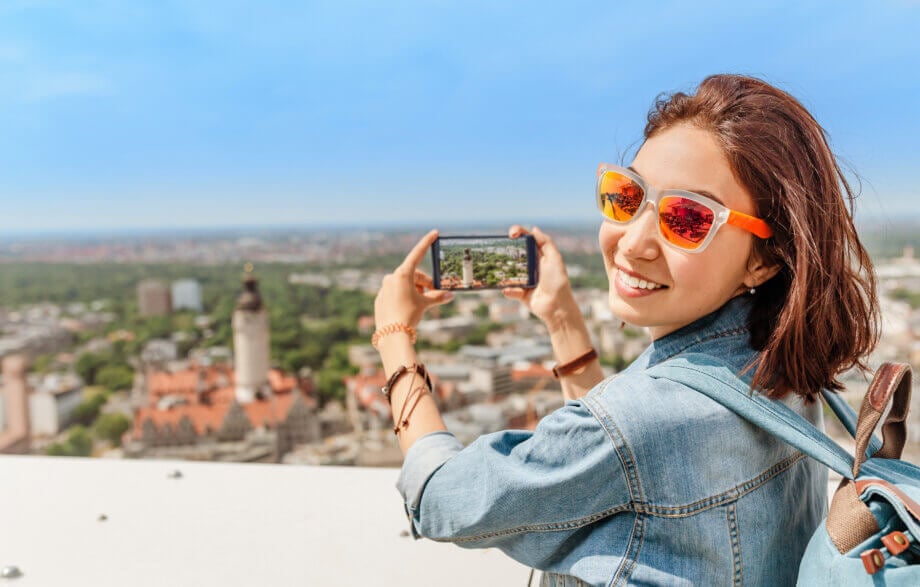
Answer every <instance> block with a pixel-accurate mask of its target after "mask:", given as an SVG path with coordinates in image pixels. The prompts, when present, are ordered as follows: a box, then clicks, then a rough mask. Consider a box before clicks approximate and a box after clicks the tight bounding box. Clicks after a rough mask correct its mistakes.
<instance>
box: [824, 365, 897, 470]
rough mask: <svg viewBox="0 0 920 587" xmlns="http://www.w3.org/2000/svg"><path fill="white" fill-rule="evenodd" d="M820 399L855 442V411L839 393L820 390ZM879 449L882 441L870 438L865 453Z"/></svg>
mask: <svg viewBox="0 0 920 587" xmlns="http://www.w3.org/2000/svg"><path fill="white" fill-rule="evenodd" d="M883 367H884V366H883ZM880 369H881V368H880ZM876 375H877V374H876ZM821 397H823V398H824V401H825V402H826V403H827V405H828V406H830V408H831V410H832V411H833V412H834V415H835V416H837V419H838V420H840V423H841V424H843V427H844V428H846V431H847V432H849V433H850V436H852V437H853V439H854V440H855V439H856V421H857V420H858V417H857V415H856V410H854V409H853V408H851V407H850V404H848V403H847V402H846V400H845V399H843V398H842V397H841V396H840V394H839V393H834V392H832V391H828V390H826V389H822V390H821ZM880 448H882V441H881V440H879V439H878V437H877V436H874V435H873V436H870V437H869V447H868V448H867V449H866V453H867V454H869V455H873V454H875V453H876V452H877V451H878V450H879V449H880Z"/></svg>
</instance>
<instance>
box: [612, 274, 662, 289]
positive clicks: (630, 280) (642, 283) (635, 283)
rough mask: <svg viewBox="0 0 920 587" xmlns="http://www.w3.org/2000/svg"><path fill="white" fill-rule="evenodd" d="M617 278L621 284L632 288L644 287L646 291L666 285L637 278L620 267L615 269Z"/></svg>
mask: <svg viewBox="0 0 920 587" xmlns="http://www.w3.org/2000/svg"><path fill="white" fill-rule="evenodd" d="M617 279H619V280H620V283H622V284H623V285H626V286H628V287H631V288H633V289H645V290H648V291H654V290H656V289H663V288H666V287H667V286H666V285H661V284H660V283H655V282H654V281H646V280H645V279H639V278H638V277H635V276H633V275H629V274H627V273H626V272H625V271H623V270H622V269H618V270H617Z"/></svg>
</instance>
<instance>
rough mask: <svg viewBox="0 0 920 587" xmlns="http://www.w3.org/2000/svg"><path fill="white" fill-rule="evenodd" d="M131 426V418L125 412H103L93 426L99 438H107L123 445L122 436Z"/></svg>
mask: <svg viewBox="0 0 920 587" xmlns="http://www.w3.org/2000/svg"><path fill="white" fill-rule="evenodd" d="M130 428H131V419H130V418H128V417H127V416H125V415H124V414H119V413H111V414H102V415H101V416H99V419H97V420H96V424H95V425H94V426H93V433H94V434H95V436H96V438H98V439H99V440H107V441H109V442H111V443H112V444H113V445H115V446H121V437H122V435H123V434H124V433H125V432H127V431H128V430H129V429H130Z"/></svg>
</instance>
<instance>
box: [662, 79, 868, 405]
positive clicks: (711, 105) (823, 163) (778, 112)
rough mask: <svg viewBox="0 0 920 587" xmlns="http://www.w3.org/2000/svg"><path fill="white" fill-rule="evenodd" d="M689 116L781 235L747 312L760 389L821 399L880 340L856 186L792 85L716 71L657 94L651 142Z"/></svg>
mask: <svg viewBox="0 0 920 587" xmlns="http://www.w3.org/2000/svg"><path fill="white" fill-rule="evenodd" d="M678 124H691V125H694V126H696V127H698V128H700V129H703V130H707V131H709V132H711V133H713V135H714V136H715V137H716V138H717V140H718V142H719V144H720V145H721V147H722V151H723V152H724V153H725V155H726V157H727V158H728V160H729V162H730V164H731V167H732V170H733V171H734V174H735V177H736V178H737V180H738V181H739V183H741V184H742V185H743V186H744V187H745V188H747V190H748V192H749V193H750V194H751V196H752V197H753V198H754V205H755V207H756V214H757V215H759V216H760V217H761V218H764V219H765V220H766V221H767V222H768V223H769V224H770V226H771V228H772V229H773V237H772V238H769V239H766V240H761V239H757V240H755V245H754V251H753V254H754V255H755V256H756V258H757V259H758V260H760V261H761V262H763V263H766V264H767V265H769V266H772V265H778V266H779V272H778V273H777V274H776V275H775V276H774V277H773V278H771V279H770V280H768V281H767V282H765V283H763V284H761V285H760V286H759V287H758V288H757V293H756V294H755V295H754V300H753V309H752V312H751V315H750V319H749V326H750V330H751V344H752V345H753V347H754V348H755V349H756V350H758V351H760V356H759V359H758V360H757V362H756V363H755V365H752V367H751V368H754V369H756V370H755V371H754V379H753V382H752V388H756V389H762V390H763V391H764V392H765V393H766V394H767V395H769V396H770V397H774V398H778V397H782V396H785V395H786V394H787V393H789V392H793V393H796V394H798V395H800V396H802V397H804V398H805V399H806V400H807V401H811V400H814V399H815V397H816V396H817V394H818V393H819V392H820V390H821V389H822V388H828V389H831V390H840V389H842V385H841V383H840V381H839V380H838V378H837V377H838V375H839V374H840V373H841V372H843V371H845V370H847V369H850V368H852V367H854V366H859V367H860V368H862V369H864V370H865V369H866V368H867V367H866V363H865V357H866V355H867V354H868V353H869V352H870V351H871V350H872V349H873V348H874V347H875V345H876V343H877V342H878V330H879V308H878V299H877V297H876V283H875V273H874V271H873V269H872V262H871V260H870V259H869V255H868V254H867V253H866V250H865V248H863V246H862V243H860V242H859V238H858V236H857V234H856V227H855V226H854V224H853V200H854V198H855V194H854V191H853V189H852V188H851V186H850V184H849V182H848V181H847V179H846V177H845V176H844V174H843V171H842V170H841V168H840V165H838V163H837V160H836V158H835V157H834V154H833V153H832V152H831V149H830V146H829V145H828V140H827V136H826V133H825V131H824V129H823V128H822V127H821V126H820V125H819V124H818V122H817V121H816V120H815V119H814V117H813V116H812V115H811V114H810V113H809V112H808V110H806V109H805V107H804V106H802V104H801V103H799V101H798V100H796V99H795V98H793V97H792V96H790V95H789V94H788V93H786V92H784V91H782V90H779V89H777V88H775V87H773V86H771V85H770V84H768V83H766V82H764V81H762V80H759V79H756V78H752V77H746V76H741V75H713V76H710V77H707V78H706V79H705V80H703V82H702V83H701V84H700V85H699V87H698V88H697V90H696V93H694V94H685V93H683V92H678V93H674V94H670V95H664V96H659V98H658V100H657V101H656V103H655V105H654V106H653V107H652V109H651V110H650V111H649V115H648V124H647V125H646V127H645V138H646V139H649V138H651V137H652V136H654V135H656V134H658V133H660V132H662V131H663V130H665V129H667V128H669V127H672V126H675V125H678Z"/></svg>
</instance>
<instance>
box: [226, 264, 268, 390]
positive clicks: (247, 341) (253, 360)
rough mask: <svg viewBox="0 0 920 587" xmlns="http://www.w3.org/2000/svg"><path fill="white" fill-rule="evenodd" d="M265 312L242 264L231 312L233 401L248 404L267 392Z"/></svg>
mask: <svg viewBox="0 0 920 587" xmlns="http://www.w3.org/2000/svg"><path fill="white" fill-rule="evenodd" d="M269 366H270V365H269V340H268V312H266V311H265V306H264V305H263V304H262V296H261V295H260V294H259V280H258V279H256V276H255V275H253V272H252V264H251V263H247V264H246V270H245V272H244V273H243V292H242V293H241V294H240V297H239V298H238V299H237V301H236V309H235V310H234V311H233V370H234V375H235V377H236V399H237V401H238V402H240V403H248V402H251V401H253V400H255V399H256V394H258V393H259V392H267V391H268V369H269Z"/></svg>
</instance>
